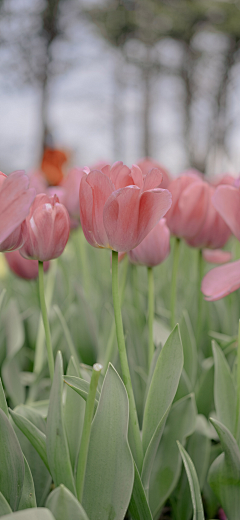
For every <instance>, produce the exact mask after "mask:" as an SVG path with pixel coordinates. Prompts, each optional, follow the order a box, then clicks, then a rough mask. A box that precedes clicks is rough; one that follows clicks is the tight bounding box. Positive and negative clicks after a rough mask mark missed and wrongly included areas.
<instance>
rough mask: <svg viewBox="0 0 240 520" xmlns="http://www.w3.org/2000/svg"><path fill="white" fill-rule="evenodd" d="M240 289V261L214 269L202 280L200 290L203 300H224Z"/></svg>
mask: <svg viewBox="0 0 240 520" xmlns="http://www.w3.org/2000/svg"><path fill="white" fill-rule="evenodd" d="M239 287H240V260H237V261H236V262H231V263H229V264H225V265H221V266H219V267H215V269H212V270H211V271H209V272H208V273H207V274H206V275H205V276H204V278H203V281H202V286H201V290H202V292H203V294H204V296H205V300H208V301H210V302H211V301H215V300H220V299H221V298H224V296H227V295H228V294H230V293H232V292H234V291H236V290H237V289H239Z"/></svg>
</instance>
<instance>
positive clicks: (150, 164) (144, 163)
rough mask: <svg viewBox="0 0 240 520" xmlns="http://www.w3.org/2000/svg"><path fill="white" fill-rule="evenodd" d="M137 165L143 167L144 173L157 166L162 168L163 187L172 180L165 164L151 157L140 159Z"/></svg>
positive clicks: (159, 168)
mask: <svg viewBox="0 0 240 520" xmlns="http://www.w3.org/2000/svg"><path fill="white" fill-rule="evenodd" d="M137 165H138V166H139V168H141V170H142V173H143V175H146V174H147V173H148V172H149V171H150V170H151V169H152V168H157V169H158V170H160V172H161V173H162V176H163V180H162V184H161V187H162V188H163V189H165V188H167V187H168V185H169V183H170V181H171V179H170V173H169V172H168V170H166V168H164V166H162V165H161V164H159V163H157V162H156V161H153V159H150V157H145V159H141V161H139V162H138V163H137Z"/></svg>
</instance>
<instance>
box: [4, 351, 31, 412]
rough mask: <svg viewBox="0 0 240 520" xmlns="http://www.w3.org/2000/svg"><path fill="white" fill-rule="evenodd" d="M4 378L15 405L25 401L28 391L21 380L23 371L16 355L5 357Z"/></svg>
mask: <svg viewBox="0 0 240 520" xmlns="http://www.w3.org/2000/svg"><path fill="white" fill-rule="evenodd" d="M2 378H3V383H4V385H5V388H6V391H7V394H8V396H9V397H10V399H11V402H12V404H13V406H14V407H15V406H17V405H19V404H22V403H24V401H25V393H26V392H25V388H24V386H23V384H22V382H21V373H20V369H19V365H18V363H17V360H16V357H15V356H14V357H12V358H7V359H5V361H4V363H3V365H2Z"/></svg>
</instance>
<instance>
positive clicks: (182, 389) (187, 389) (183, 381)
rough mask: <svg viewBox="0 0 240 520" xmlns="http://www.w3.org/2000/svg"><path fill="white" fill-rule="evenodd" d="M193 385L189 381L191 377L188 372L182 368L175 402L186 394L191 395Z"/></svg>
mask: <svg viewBox="0 0 240 520" xmlns="http://www.w3.org/2000/svg"><path fill="white" fill-rule="evenodd" d="M191 389H192V385H191V383H190V381H189V377H188V375H187V372H186V371H185V370H184V368H183V369H182V373H181V377H180V380H179V384H178V388H177V392H176V394H175V397H174V399H173V403H175V402H176V401H179V399H182V397H185V396H186V395H189V394H190V393H191Z"/></svg>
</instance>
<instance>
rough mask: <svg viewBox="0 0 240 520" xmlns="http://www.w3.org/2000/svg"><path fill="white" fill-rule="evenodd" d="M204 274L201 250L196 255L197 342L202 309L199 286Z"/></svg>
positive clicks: (201, 296)
mask: <svg viewBox="0 0 240 520" xmlns="http://www.w3.org/2000/svg"><path fill="white" fill-rule="evenodd" d="M203 274H204V258H203V254H202V249H199V254H198V314H197V335H196V337H197V340H198V339H199V336H200V333H201V327H202V309H203V295H202V291H201V284H202V279H203Z"/></svg>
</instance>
